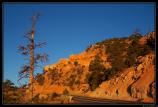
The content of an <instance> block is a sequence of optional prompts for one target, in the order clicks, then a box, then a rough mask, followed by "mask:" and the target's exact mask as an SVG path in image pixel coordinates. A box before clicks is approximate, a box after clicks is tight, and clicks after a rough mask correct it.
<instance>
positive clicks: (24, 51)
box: [18, 45, 29, 56]
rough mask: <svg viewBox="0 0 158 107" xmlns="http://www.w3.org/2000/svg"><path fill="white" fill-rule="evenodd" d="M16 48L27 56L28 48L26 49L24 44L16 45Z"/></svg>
mask: <svg viewBox="0 0 158 107" xmlns="http://www.w3.org/2000/svg"><path fill="white" fill-rule="evenodd" d="M18 50H19V51H20V53H21V54H22V55H25V56H27V55H28V54H29V52H28V51H29V50H28V48H27V47H26V46H23V45H19V46H18Z"/></svg>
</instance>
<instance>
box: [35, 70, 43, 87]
mask: <svg viewBox="0 0 158 107" xmlns="http://www.w3.org/2000/svg"><path fill="white" fill-rule="evenodd" d="M36 81H37V82H38V84H39V85H43V84H44V77H43V75H42V74H39V73H38V74H37V76H36Z"/></svg>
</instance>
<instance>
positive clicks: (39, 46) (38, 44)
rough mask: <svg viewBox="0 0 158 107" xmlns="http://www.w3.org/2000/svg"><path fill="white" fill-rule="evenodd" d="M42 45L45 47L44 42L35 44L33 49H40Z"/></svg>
mask: <svg viewBox="0 0 158 107" xmlns="http://www.w3.org/2000/svg"><path fill="white" fill-rule="evenodd" d="M44 45H46V42H38V43H37V44H35V47H38V48H41V47H43V46H44Z"/></svg>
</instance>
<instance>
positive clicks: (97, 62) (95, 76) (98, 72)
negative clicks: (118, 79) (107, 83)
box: [88, 56, 105, 91]
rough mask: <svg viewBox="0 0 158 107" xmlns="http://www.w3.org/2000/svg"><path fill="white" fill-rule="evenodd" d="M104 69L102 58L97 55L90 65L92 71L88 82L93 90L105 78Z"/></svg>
mask: <svg viewBox="0 0 158 107" xmlns="http://www.w3.org/2000/svg"><path fill="white" fill-rule="evenodd" d="M104 70H105V68H104V66H103V65H102V60H101V59H100V57H99V56H95V58H94V60H92V61H91V62H90V65H89V71H91V72H92V73H91V75H90V76H89V78H88V83H89V85H90V89H91V90H92V91H93V90H95V89H96V88H97V87H98V86H99V84H101V82H102V81H103V80H104Z"/></svg>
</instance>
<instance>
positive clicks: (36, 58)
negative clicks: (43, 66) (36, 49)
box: [35, 53, 48, 63]
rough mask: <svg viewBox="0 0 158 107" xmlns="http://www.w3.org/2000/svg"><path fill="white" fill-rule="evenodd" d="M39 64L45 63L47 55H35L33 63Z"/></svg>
mask: <svg viewBox="0 0 158 107" xmlns="http://www.w3.org/2000/svg"><path fill="white" fill-rule="evenodd" d="M38 61H40V62H47V61H48V55H47V54H46V53H44V54H36V56H35V63H38Z"/></svg>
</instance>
